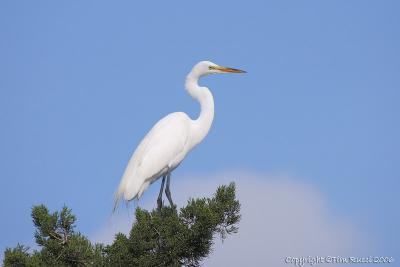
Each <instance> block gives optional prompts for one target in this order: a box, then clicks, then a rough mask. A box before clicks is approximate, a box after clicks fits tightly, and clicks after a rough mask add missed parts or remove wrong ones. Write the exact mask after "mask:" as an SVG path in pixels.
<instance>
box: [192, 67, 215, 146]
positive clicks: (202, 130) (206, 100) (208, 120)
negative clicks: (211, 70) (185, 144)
mask: <svg viewBox="0 0 400 267" xmlns="http://www.w3.org/2000/svg"><path fill="white" fill-rule="evenodd" d="M199 78H200V75H198V74H197V73H196V72H193V71H192V72H190V73H189V74H188V76H187V77H186V83H185V87H186V90H187V91H188V93H189V94H190V95H191V96H192V97H193V98H194V99H195V100H197V101H199V103H200V108H201V111H200V115H199V117H198V118H197V119H196V120H192V131H191V136H192V141H191V142H192V143H191V144H190V145H191V147H193V146H195V145H197V144H198V143H200V142H201V141H202V140H203V139H204V137H206V135H207V133H208V131H209V130H210V128H211V125H212V122H213V119H214V98H213V96H212V94H211V92H210V90H208V88H207V87H200V86H199V84H198V80H199Z"/></svg>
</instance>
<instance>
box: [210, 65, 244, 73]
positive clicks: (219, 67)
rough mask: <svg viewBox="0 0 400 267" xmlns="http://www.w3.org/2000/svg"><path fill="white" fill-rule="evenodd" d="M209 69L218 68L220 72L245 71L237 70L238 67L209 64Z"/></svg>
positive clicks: (242, 71)
mask: <svg viewBox="0 0 400 267" xmlns="http://www.w3.org/2000/svg"><path fill="white" fill-rule="evenodd" d="M210 69H212V70H219V71H222V72H229V73H246V72H245V71H244V70H238V69H233V68H227V67H222V66H210Z"/></svg>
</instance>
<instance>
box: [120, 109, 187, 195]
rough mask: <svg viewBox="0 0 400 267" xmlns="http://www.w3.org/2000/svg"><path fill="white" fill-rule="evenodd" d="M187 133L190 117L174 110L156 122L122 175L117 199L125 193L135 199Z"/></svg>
mask: <svg viewBox="0 0 400 267" xmlns="http://www.w3.org/2000/svg"><path fill="white" fill-rule="evenodd" d="M188 136H189V118H188V116H187V115H186V114H185V113H181V112H176V113H171V114H169V115H168V116H166V117H164V118H163V119H161V120H160V121H159V122H157V124H156V125H154V126H153V128H152V129H151V130H150V131H149V133H148V134H147V135H146V136H145V137H144V139H143V140H142V141H141V143H140V144H139V146H138V147H137V149H136V150H135V152H134V153H133V155H132V157H131V159H130V161H129V163H128V166H127V167H126V170H125V173H124V175H123V177H122V180H121V183H120V186H119V189H118V191H117V193H116V200H118V199H120V198H121V197H122V195H124V197H125V199H126V200H130V199H132V198H135V197H136V196H137V194H138V192H139V190H140V188H141V186H142V185H143V183H145V182H152V181H153V180H154V179H157V178H159V177H160V176H161V175H163V174H164V173H163V172H165V171H166V170H167V169H168V167H170V166H169V164H171V162H173V160H174V159H175V158H176V157H177V156H178V155H179V154H180V153H182V151H183V150H184V148H185V144H186V142H187V139H188Z"/></svg>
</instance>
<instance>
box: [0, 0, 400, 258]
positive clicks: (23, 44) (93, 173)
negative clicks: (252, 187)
mask: <svg viewBox="0 0 400 267" xmlns="http://www.w3.org/2000/svg"><path fill="white" fill-rule="evenodd" d="M399 12H400V4H399V3H398V1H329V2H328V1H274V2H271V1H252V2H251V1H201V3H199V2H196V3H195V2H188V1H185V2H184V1H181V2H176V3H171V2H169V3H159V2H155V1H147V2H146V3H134V2H133V1H118V2H113V3H111V2H109V1H79V2H66V1H64V2H60V1H57V2H55V1H21V2H17V1H10V0H9V1H1V3H0V36H1V37H0V38H1V42H0V73H1V75H0V125H1V126H0V127H1V131H0V176H1V179H0V198H1V201H0V213H1V214H2V215H3V216H2V217H3V218H2V220H1V221H0V229H1V232H0V236H1V238H0V249H1V250H3V249H4V248H5V247H6V246H14V245H15V244H16V243H17V242H23V243H32V242H33V241H32V240H33V226H32V223H31V219H30V208H31V207H32V205H34V204H39V203H44V204H45V205H47V206H48V207H49V208H50V209H59V208H60V207H61V206H62V205H63V204H66V205H68V206H69V207H70V208H72V209H73V211H74V212H75V214H76V215H77V217H78V228H79V230H81V231H82V232H83V233H85V234H87V235H90V234H91V233H93V232H95V231H96V229H98V227H99V226H100V225H103V223H104V221H106V220H107V219H108V218H109V216H110V212H111V208H112V196H113V193H114V190H115V189H116V187H117V185H118V182H119V179H120V176H121V175H122V172H123V170H124V168H125V165H126V163H127V161H128V159H129V157H130V155H131V153H132V152H133V150H134V148H135V147H136V145H137V144H138V142H139V141H140V140H141V138H142V137H143V136H144V135H145V133H146V132H147V131H148V130H149V129H150V128H151V126H152V125H153V124H154V123H155V122H156V121H157V120H158V119H160V118H161V117H162V116H164V115H166V114H168V113H169V112H173V111H185V112H187V113H188V114H189V115H191V116H192V117H195V116H197V114H198V111H199V107H198V105H197V104H196V103H195V102H193V100H192V99H191V98H190V96H188V95H187V94H186V92H185V90H184V89H183V84H184V77H185V75H186V74H187V72H188V71H189V70H190V69H191V67H192V66H193V65H194V64H195V63H196V62H198V61H200V60H211V61H213V62H215V63H218V64H221V65H226V66H231V67H236V68H241V69H245V70H247V71H248V73H247V74H246V75H219V76H212V77H206V78H205V79H203V81H202V84H205V85H207V87H209V88H210V89H211V90H212V92H213V94H214V98H215V102H216V117H215V120H214V125H213V127H212V130H211V132H210V134H209V136H208V137H207V139H206V140H205V141H204V142H203V143H202V144H201V145H200V146H199V147H198V148H196V149H195V150H194V151H193V152H192V153H191V154H190V156H189V157H188V158H187V159H186V160H185V162H184V163H183V164H182V165H181V166H180V167H179V169H177V170H176V173H175V174H174V176H175V177H178V178H176V179H175V180H174V179H173V180H172V186H173V185H174V183H175V184H177V183H179V181H180V180H183V179H185V176H187V177H192V176H193V175H198V174H202V175H207V174H215V173H219V172H230V173H232V172H234V171H235V170H237V171H239V170H240V171H242V170H247V171H248V172H256V173H267V174H274V175H275V174H278V175H281V174H285V175H290V176H291V177H294V178H293V179H295V180H296V181H297V182H298V183H302V184H306V185H312V186H313V187H315V188H317V189H318V190H319V192H321V194H322V195H323V196H324V199H325V200H326V202H327V203H328V205H329V210H330V212H331V213H332V214H334V215H337V216H340V217H342V218H346V220H348V221H351V222H352V223H353V224H354V225H356V226H357V229H358V230H359V231H360V233H361V234H362V235H365V236H367V237H368V239H370V240H371V245H372V247H373V252H374V253H375V254H377V256H393V257H397V259H399V260H400V254H399V252H398V250H396V248H398V247H399V240H400V232H399V229H398V226H399V225H400V215H399V213H398V203H399V200H400V197H399V194H398V187H399V185H400V184H399V179H400V169H399V158H400V157H399V151H400V141H399V136H400V126H399V114H400V105H399V104H398V103H399V97H400V75H399V71H400V50H399V47H400V27H399V25H400V17H399V16H398V14H399ZM156 187H158V186H154V187H152V188H151V189H150V190H149V191H148V192H146V194H145V196H144V201H146V199H147V200H148V201H153V200H154V203H155V198H156V191H157V190H158V188H156ZM172 191H173V194H179V192H174V190H173V187H172Z"/></svg>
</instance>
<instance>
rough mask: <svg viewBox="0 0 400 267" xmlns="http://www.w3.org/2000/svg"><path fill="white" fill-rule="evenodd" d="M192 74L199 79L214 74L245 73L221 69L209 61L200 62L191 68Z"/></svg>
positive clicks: (231, 69)
mask: <svg viewBox="0 0 400 267" xmlns="http://www.w3.org/2000/svg"><path fill="white" fill-rule="evenodd" d="M192 72H194V73H196V74H197V75H198V76H199V77H201V76H204V75H208V74H216V73H245V71H244V70H238V69H233V68H228V67H222V66H220V65H217V64H215V63H213V62H211V61H200V62H199V63H197V64H196V65H195V66H194V67H193V69H192Z"/></svg>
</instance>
